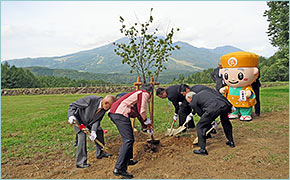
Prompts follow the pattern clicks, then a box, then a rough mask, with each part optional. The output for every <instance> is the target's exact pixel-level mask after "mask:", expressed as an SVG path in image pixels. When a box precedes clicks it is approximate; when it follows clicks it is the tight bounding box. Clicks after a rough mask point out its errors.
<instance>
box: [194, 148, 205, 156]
mask: <svg viewBox="0 0 290 180" xmlns="http://www.w3.org/2000/svg"><path fill="white" fill-rule="evenodd" d="M193 153H194V154H199V155H208V153H207V150H205V149H198V150H194V151H193Z"/></svg>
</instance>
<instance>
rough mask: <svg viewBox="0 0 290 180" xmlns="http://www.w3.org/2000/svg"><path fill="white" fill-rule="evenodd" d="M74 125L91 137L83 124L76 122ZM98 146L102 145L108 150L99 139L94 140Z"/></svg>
mask: <svg viewBox="0 0 290 180" xmlns="http://www.w3.org/2000/svg"><path fill="white" fill-rule="evenodd" d="M74 124H75V125H76V126H78V127H79V128H80V129H81V130H82V131H83V132H84V133H85V134H87V136H88V137H90V136H91V133H90V131H89V129H88V128H86V127H85V126H84V125H83V124H81V125H79V124H78V122H77V121H74ZM94 141H95V142H96V143H97V144H98V145H100V146H101V147H102V148H103V149H104V150H108V148H107V147H105V145H104V144H103V143H101V142H100V141H99V140H98V139H97V138H96V139H95V140H94Z"/></svg>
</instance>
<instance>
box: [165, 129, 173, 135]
mask: <svg viewBox="0 0 290 180" xmlns="http://www.w3.org/2000/svg"><path fill="white" fill-rule="evenodd" d="M173 130H174V129H167V131H166V132H165V136H172V135H173Z"/></svg>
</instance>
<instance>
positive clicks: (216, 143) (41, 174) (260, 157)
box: [1, 111, 289, 179]
mask: <svg viewBox="0 0 290 180" xmlns="http://www.w3.org/2000/svg"><path fill="white" fill-rule="evenodd" d="M233 121H234V122H233V124H234V129H233V131H234V139H235V143H236V147H235V148H230V147H228V146H226V145H225V142H226V138H225V136H224V133H223V130H222V127H221V126H219V128H218V132H217V134H216V135H214V136H213V138H211V139H208V141H207V150H208V152H209V155H208V156H199V155H195V154H193V152H192V151H193V150H194V149H198V147H197V146H194V145H193V144H192V142H193V140H194V139H195V137H196V132H195V131H194V130H193V131H191V132H187V133H184V134H182V135H180V136H177V137H166V136H164V135H163V134H160V135H157V136H156V139H160V141H161V144H160V145H159V146H151V145H148V143H147V142H146V139H147V138H148V136H147V135H145V134H143V133H142V132H136V133H135V144H134V159H137V160H139V163H138V164H136V165H135V166H129V169H128V171H129V172H130V173H132V174H133V175H134V178H137V179H166V178H167V179H168V178H170V179H270V178H271V179H272V178H273V179H289V112H288V111H283V112H274V113H265V114H262V115H261V116H260V117H256V118H255V119H254V120H253V121H252V122H239V121H238V120H233ZM251 123H255V124H251ZM107 146H108V147H109V149H110V153H112V154H113V156H112V157H110V158H107V159H101V160H99V159H96V158H95V152H93V151H90V152H88V163H90V164H91V165H92V166H91V167H90V168H86V169H78V168H76V167H75V158H73V157H69V156H67V155H65V154H64V152H55V153H54V154H49V155H47V156H49V157H53V158H49V159H46V157H43V156H42V155H39V157H37V158H36V159H34V160H33V161H32V160H29V161H28V160H27V161H26V160H22V159H17V158H11V160H10V161H9V162H6V163H5V164H3V163H2V164H1V175H2V178H3V179H17V178H21V179H34V178H41V179H50V178H53V179H113V178H120V177H115V176H114V175H113V173H112V171H113V168H114V165H115V162H116V160H117V157H118V153H119V148H120V146H121V138H120V137H117V138H116V139H114V140H110V141H108V142H107ZM72 148H73V147H72Z"/></svg>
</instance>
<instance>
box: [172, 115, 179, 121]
mask: <svg viewBox="0 0 290 180" xmlns="http://www.w3.org/2000/svg"><path fill="white" fill-rule="evenodd" d="M177 118H178V114H176V113H174V116H173V121H174V122H175V121H177Z"/></svg>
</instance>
